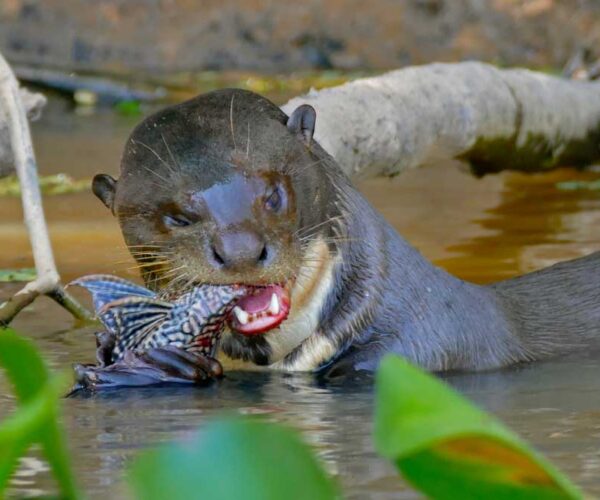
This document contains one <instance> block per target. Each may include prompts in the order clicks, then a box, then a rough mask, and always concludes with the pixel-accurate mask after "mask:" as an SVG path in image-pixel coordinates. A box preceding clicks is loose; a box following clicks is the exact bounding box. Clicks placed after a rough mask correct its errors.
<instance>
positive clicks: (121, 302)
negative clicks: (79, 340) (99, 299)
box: [98, 296, 174, 347]
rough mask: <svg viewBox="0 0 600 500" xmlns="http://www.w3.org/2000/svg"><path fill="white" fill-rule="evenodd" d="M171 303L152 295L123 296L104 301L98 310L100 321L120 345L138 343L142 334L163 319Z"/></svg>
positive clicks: (167, 314)
mask: <svg viewBox="0 0 600 500" xmlns="http://www.w3.org/2000/svg"><path fill="white" fill-rule="evenodd" d="M173 307H174V306H173V304H171V303H170V302H164V301H162V300H159V299H155V298H152V297H131V296H129V297H124V298H120V299H117V300H113V301H112V302H108V303H106V304H105V305H104V306H103V307H101V308H100V309H99V310H98V317H99V318H100V321H102V323H103V324H104V326H106V328H108V329H109V330H111V331H113V332H115V333H116V334H117V335H118V337H119V344H120V345H121V346H125V347H127V346H129V343H130V342H129V341H130V340H131V341H132V342H135V343H139V342H141V340H142V338H143V336H144V335H145V334H146V333H148V332H150V331H152V330H154V328H155V327H157V326H158V325H159V324H160V323H162V322H163V321H165V320H166V319H167V318H168V317H169V316H170V314H171V311H172V310H173Z"/></svg>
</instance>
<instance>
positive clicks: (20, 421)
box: [0, 329, 79, 498]
mask: <svg viewBox="0 0 600 500" xmlns="http://www.w3.org/2000/svg"><path fill="white" fill-rule="evenodd" d="M0 366H1V367H2V368H4V370H5V371H6V374H7V377H8V379H9V380H10V382H11V384H12V385H13V387H14V390H15V393H16V395H17V398H18V400H19V403H20V405H19V407H18V408H17V410H16V411H15V412H14V413H13V414H12V415H11V416H9V417H8V418H7V419H5V420H4V421H3V422H2V423H0V497H2V493H3V490H4V489H5V488H6V485H7V482H8V480H9V478H10V475H11V474H12V473H13V472H14V468H15V466H16V463H17V460H18V458H19V457H20V456H22V455H23V454H24V453H25V452H26V451H27V449H28V448H29V447H30V446H31V445H32V444H34V443H39V444H40V445H41V446H42V450H43V452H44V455H45V456H46V459H47V460H48V463H49V464H50V467H51V468H52V471H53V473H54V476H55V477H56V479H57V481H58V484H59V486H60V489H61V493H62V496H63V497H64V498H78V497H79V494H78V492H77V489H76V487H75V480H74V476H73V473H72V471H71V466H70V462H69V458H68V450H67V448H66V446H65V440H64V437H63V431H62V428H61V426H60V425H59V416H60V409H59V405H58V402H59V398H60V395H61V394H63V393H64V390H65V388H66V384H67V376H66V375H63V376H51V375H50V373H49V371H48V369H47V368H46V365H45V364H44V362H43V360H42V358H41V356H40V354H39V353H38V351H37V349H36V348H35V346H34V345H33V343H32V342H31V341H29V340H27V339H24V338H22V337H20V336H18V335H17V334H16V333H15V332H14V331H12V330H10V329H6V330H0Z"/></svg>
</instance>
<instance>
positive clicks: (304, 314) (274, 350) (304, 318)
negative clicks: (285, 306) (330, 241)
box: [265, 238, 337, 370]
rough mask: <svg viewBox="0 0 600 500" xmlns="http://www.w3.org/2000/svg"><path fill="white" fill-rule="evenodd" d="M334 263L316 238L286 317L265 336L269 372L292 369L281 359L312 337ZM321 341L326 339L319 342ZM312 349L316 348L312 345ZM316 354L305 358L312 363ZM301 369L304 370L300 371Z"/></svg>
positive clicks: (310, 247) (307, 256) (306, 368)
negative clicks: (267, 344)
mask: <svg viewBox="0 0 600 500" xmlns="http://www.w3.org/2000/svg"><path fill="white" fill-rule="evenodd" d="M336 263H337V258H336V257H335V256H332V255H331V253H330V251H329V248H328V246H327V243H326V242H325V241H324V240H323V239H321V238H317V239H316V240H315V241H314V242H313V243H311V245H310V246H309V248H308V249H307V251H306V254H305V257H304V264H303V265H302V268H301V269H300V273H299V275H298V278H297V279H296V282H295V284H294V287H293V289H292V294H291V303H292V307H291V309H290V315H289V316H288V318H287V319H286V320H285V321H284V322H283V323H282V324H281V326H280V327H279V329H277V330H274V331H272V332H269V333H267V334H266V335H265V337H266V339H267V342H268V343H269V346H270V347H271V361H272V363H273V364H271V365H270V366H271V368H274V369H286V370H287V369H293V368H288V367H285V366H284V365H285V363H283V358H284V357H285V356H286V355H287V354H289V353H290V352H291V351H292V350H294V349H295V348H296V347H298V346H299V345H300V344H301V343H302V342H304V341H305V340H306V339H308V338H309V337H310V336H311V335H313V334H314V333H315V331H316V329H317V327H318V325H319V318H320V315H321V311H322V309H323V305H324V303H325V300H326V298H327V296H328V295H329V292H330V291H331V289H332V286H333V270H334V267H335V265H336ZM323 340H327V339H325V338H323ZM312 343H314V342H311V344H312ZM320 345H322V347H323V348H324V350H325V351H329V350H331V348H326V347H325V346H324V345H323V343H322V342H321V343H320ZM315 347H318V346H316V345H315ZM331 347H333V346H331ZM319 350H322V349H319ZM303 351H304V349H303ZM311 351H314V349H313V350H311ZM334 352H335V351H334ZM334 352H333V353H334ZM333 353H331V354H330V355H329V357H330V356H331V355H333ZM307 354H308V353H307ZM316 354H317V353H316V352H313V354H312V355H310V356H309V357H310V358H311V359H315V360H316V359H317V358H319V357H320V356H318V355H316ZM303 357H304V352H303V353H301V355H300V356H299V359H298V361H299V362H300V358H303ZM310 364H312V363H311V362H309V360H308V359H307V360H306V361H305V362H300V364H299V366H303V368H298V370H311V369H312V368H313V367H310V366H308V365H310ZM318 364H319V363H317V365H315V367H316V366H318ZM305 365H306V366H307V367H304V366H305Z"/></svg>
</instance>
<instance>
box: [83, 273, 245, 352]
mask: <svg viewBox="0 0 600 500" xmlns="http://www.w3.org/2000/svg"><path fill="white" fill-rule="evenodd" d="M72 284H73V285H78V286H82V287H84V288H86V289H87V290H88V291H89V292H90V293H91V294H92V298H93V301H94V307H95V309H96V312H97V315H98V317H99V319H100V321H101V322H102V323H103V324H104V326H105V327H106V328H107V330H109V331H110V332H112V333H114V334H115V336H116V339H117V340H116V344H115V347H114V349H113V354H112V356H113V361H116V360H118V359H120V358H121V357H122V356H123V354H124V352H125V351H127V350H136V351H145V350H148V349H151V348H156V347H165V346H167V345H172V346H176V347H181V348H183V349H186V350H188V351H190V352H195V353H200V354H203V355H206V356H214V354H215V350H216V346H217V344H218V340H219V338H220V335H221V332H222V330H223V328H224V326H225V321H226V318H227V315H228V314H229V313H230V312H231V310H232V309H233V307H234V305H235V299H236V298H238V297H240V296H242V295H244V294H245V293H246V292H245V291H244V289H243V287H240V286H236V285H219V286H214V285H206V284H205V285H199V286H196V287H194V288H193V289H191V290H190V291H189V292H187V293H185V294H183V295H181V296H180V297H179V298H176V299H174V300H166V299H162V298H161V297H160V296H159V295H158V294H156V293H155V292H152V291H151V290H148V289H146V288H143V287H140V286H138V285H136V284H134V283H131V282H129V281H127V280H123V279H122V278H117V277H116V276H110V275H90V276H84V277H82V278H79V279H78V280H75V281H74V282H73V283H72Z"/></svg>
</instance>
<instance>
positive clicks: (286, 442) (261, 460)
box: [129, 418, 340, 500]
mask: <svg viewBox="0 0 600 500" xmlns="http://www.w3.org/2000/svg"><path fill="white" fill-rule="evenodd" d="M129 483H130V484H131V486H132V487H133V491H134V492H135V493H136V497H137V498H144V499H145V500H153V499H156V500H162V499H164V498H169V499H189V498H211V499H212V500H233V499H236V500H237V499H241V498H243V499H245V500H280V499H282V498H285V499H290V500H294V499H303V498H310V499H311V500H329V499H333V498H339V497H340V495H339V492H338V489H337V486H336V485H335V483H334V482H333V480H332V479H331V478H329V477H328V476H327V474H326V473H325V471H324V470H323V469H322V468H321V466H320V465H319V463H318V462H317V460H316V459H315V457H314V455H313V453H312V451H311V449H310V448H309V447H308V446H307V445H306V444H305V443H304V442H303V441H302V440H301V439H300V438H299V436H298V435H297V433H296V432H295V431H293V430H292V429H289V428H287V427H285V426H282V425H278V424H273V423H267V422H266V421H264V420H262V421H261V420H260V419H256V418H243V419H242V418H228V419H225V420H222V421H215V422H213V423H211V424H209V425H207V426H206V427H205V429H203V430H202V431H201V432H199V433H198V434H197V435H196V436H194V437H193V438H191V439H189V440H187V441H186V442H185V443H175V444H169V445H166V446H164V447H162V448H160V449H157V450H154V451H150V452H146V453H144V454H142V455H141V456H140V457H139V458H138V459H137V460H136V461H135V462H134V464H133V467H132V468H131V471H130V473H129Z"/></svg>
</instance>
